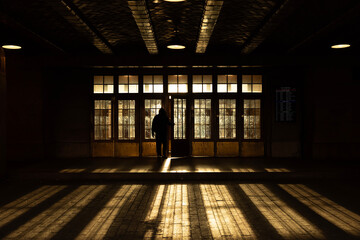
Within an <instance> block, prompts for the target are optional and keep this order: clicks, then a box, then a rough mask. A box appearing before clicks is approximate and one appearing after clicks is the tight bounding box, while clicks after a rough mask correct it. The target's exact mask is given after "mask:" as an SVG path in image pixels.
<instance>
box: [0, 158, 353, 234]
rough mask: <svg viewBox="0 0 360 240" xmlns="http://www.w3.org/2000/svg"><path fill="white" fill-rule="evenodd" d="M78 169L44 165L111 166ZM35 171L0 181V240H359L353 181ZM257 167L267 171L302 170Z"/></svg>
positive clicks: (212, 166) (52, 170) (53, 169)
mask: <svg viewBox="0 0 360 240" xmlns="http://www.w3.org/2000/svg"><path fill="white" fill-rule="evenodd" d="M75 165H77V166H74V164H73V165H68V166H66V164H65V166H64V165H61V166H57V167H54V168H52V169H49V168H48V167H45V165H40V166H42V167H43V168H42V170H41V171H44V169H47V170H48V172H61V171H65V172H66V171H69V170H71V171H74V169H86V171H87V176H91V174H97V173H96V172H93V170H92V171H90V170H89V169H111V168H108V164H105V165H103V166H101V164H99V165H97V166H96V167H95V166H94V163H92V164H90V165H91V168H90V167H89V166H86V165H84V164H83V165H81V164H80V163H78V164H75ZM164 165H165V163H164V162H162V163H161V166H160V167H163V166H164ZM170 165H171V163H170ZM195 165H196V166H199V165H197V164H195ZM205 165H207V168H210V169H211V168H212V169H213V170H215V169H218V168H221V167H219V165H220V164H217V165H211V164H209V163H208V164H205ZM227 165H229V166H230V165H231V164H230V163H229V162H225V163H224V164H221V166H222V167H224V166H227ZM245 165H246V164H245ZM245 165H244V164H243V165H239V167H240V169H243V168H244V169H246V168H245ZM53 166H55V165H53ZM38 167H39V165H37V167H36V166H35V165H34V166H32V167H27V168H26V171H27V173H28V178H27V179H26V180H24V179H22V178H8V179H6V180H3V181H1V182H0V187H1V198H0V239H337V240H338V239H360V204H359V203H360V193H359V189H360V188H359V187H360V182H359V181H356V178H351V179H341V178H338V179H336V178H332V179H327V178H324V179H319V178H315V179H313V180H311V179H307V180H306V181H303V180H302V179H296V178H295V179H294V177H292V178H291V179H290V180H291V181H289V182H286V179H282V180H281V181H279V182H278V181H276V179H275V180H273V181H268V180H261V179H257V180H254V181H251V182H249V181H244V180H237V181H233V180H231V181H222V180H217V177H216V176H214V179H209V181H194V180H185V181H183V182H182V181H178V180H177V181H173V182H172V181H151V180H146V181H142V180H139V181H134V182H132V181H117V180H115V181H109V179H103V180H101V179H98V180H96V181H90V182H89V181H88V179H84V180H81V179H76V180H75V181H68V180H66V181H64V180H63V179H58V180H56V181H54V179H50V178H49V179H45V178H42V179H39V178H36V175H37V174H38V173H39V172H41V171H39V169H38ZM268 167H269V168H268ZM270 167H272V168H270ZM252 168H253V169H264V171H263V170H261V171H263V172H264V173H265V174H271V173H272V172H274V171H275V172H291V171H296V169H298V168H291V166H288V165H286V164H284V166H283V167H282V166H279V165H277V166H275V165H274V166H270V165H269V166H263V165H261V164H259V163H258V164H255V165H253V166H252ZM265 168H267V170H268V172H266V169H265ZM55 169H56V171H55ZM129 169H132V167H129ZM170 169H172V166H168V169H167V170H166V169H165V170H166V171H171V170H170ZM314 169H317V168H314ZM163 170H164V169H163ZM23 171H24V169H22V171H19V172H18V174H20V173H21V172H23ZM31 171H33V176H34V178H33V179H30V178H29V176H30V173H31ZM84 171H85V170H84ZM102 171H103V174H106V173H107V172H109V170H102ZM208 171H211V170H208ZM254 171H255V170H254ZM258 171H260V170H258ZM119 172H120V171H119ZM158 172H161V170H159V171H158ZM155 173H157V172H155ZM238 173H239V174H241V173H242V172H238ZM112 174H113V173H112ZM177 174H181V172H179V171H178V172H177ZM220 174H221V171H220ZM46 176H48V175H46Z"/></svg>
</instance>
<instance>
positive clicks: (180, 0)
mask: <svg viewBox="0 0 360 240" xmlns="http://www.w3.org/2000/svg"><path fill="white" fill-rule="evenodd" d="M165 2H185V0H165Z"/></svg>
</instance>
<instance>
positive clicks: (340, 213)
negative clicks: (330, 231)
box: [279, 184, 360, 237]
mask: <svg viewBox="0 0 360 240" xmlns="http://www.w3.org/2000/svg"><path fill="white" fill-rule="evenodd" d="M279 186H280V187H281V188H283V189H284V190H285V191H286V192H288V193H289V194H290V195H292V196H293V197H295V198H296V199H297V200H299V201H300V202H301V203H303V204H305V205H306V206H308V207H309V208H310V209H311V210H313V211H314V212H316V213H317V214H319V215H320V216H322V217H323V218H325V219H326V220H327V221H329V222H331V223H332V224H334V225H335V226H337V227H338V228H340V229H342V230H344V231H345V232H347V233H348V234H351V235H354V236H357V237H359V236H360V216H359V215H358V214H356V213H354V212H352V211H350V210H348V209H346V208H344V207H343V206H341V205H339V204H337V203H335V202H333V201H331V200H330V199H328V198H326V197H324V196H322V195H321V194H319V193H317V192H315V191H313V190H312V189H310V188H308V187H306V186H305V185H303V184H279Z"/></svg>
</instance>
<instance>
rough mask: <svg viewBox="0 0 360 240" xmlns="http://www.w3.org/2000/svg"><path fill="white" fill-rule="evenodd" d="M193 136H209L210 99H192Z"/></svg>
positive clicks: (204, 137) (207, 137) (203, 137)
mask: <svg viewBox="0 0 360 240" xmlns="http://www.w3.org/2000/svg"><path fill="white" fill-rule="evenodd" d="M194 138H195V139H210V138H211V99H194Z"/></svg>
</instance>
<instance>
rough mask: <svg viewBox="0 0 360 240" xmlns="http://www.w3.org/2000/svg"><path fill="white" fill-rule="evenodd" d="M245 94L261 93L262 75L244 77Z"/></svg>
mask: <svg viewBox="0 0 360 240" xmlns="http://www.w3.org/2000/svg"><path fill="white" fill-rule="evenodd" d="M242 92H243V93H261V92H262V75H242Z"/></svg>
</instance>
